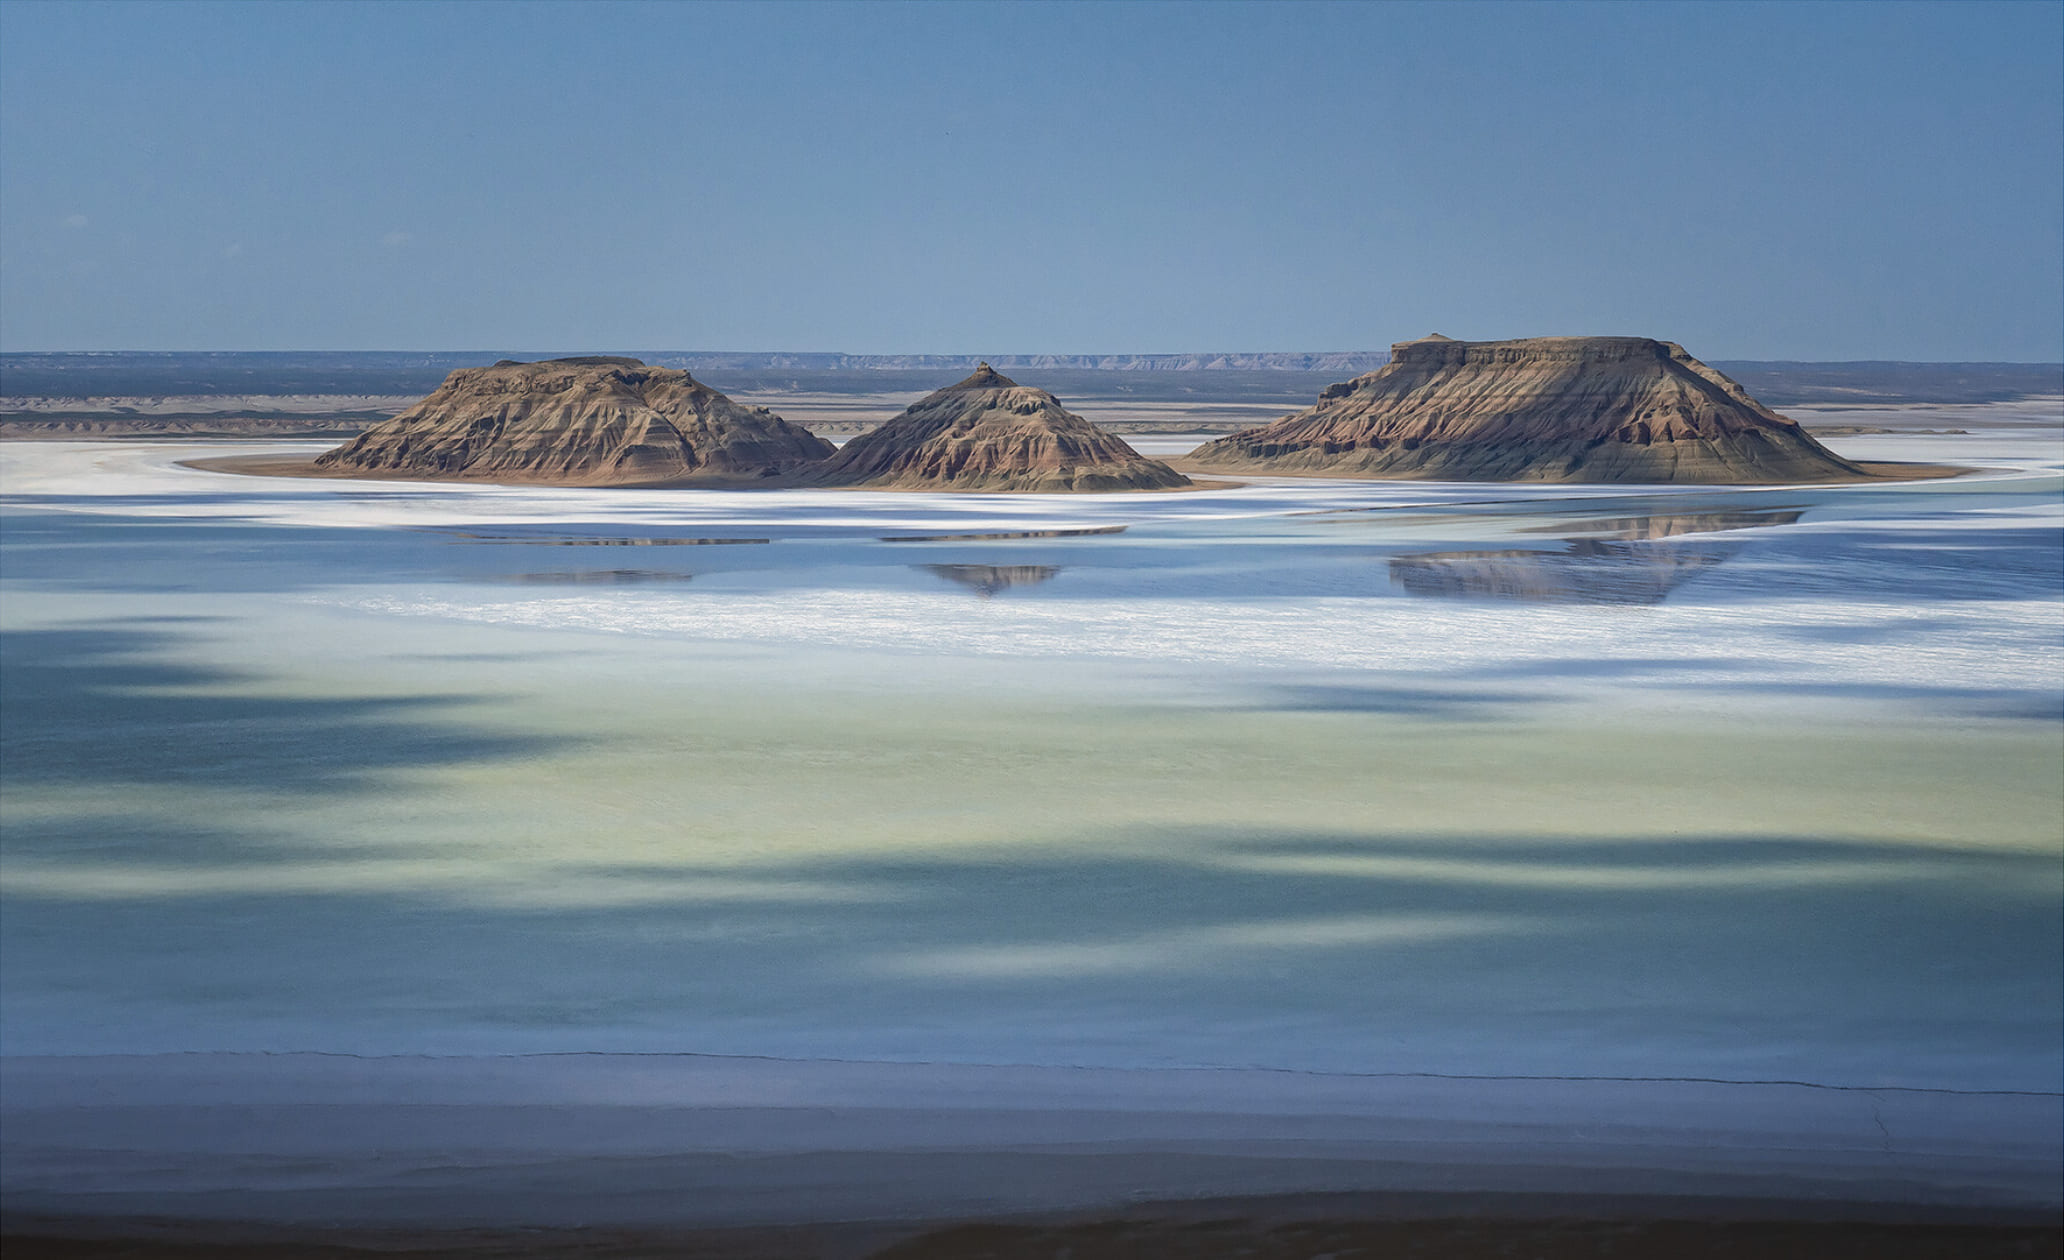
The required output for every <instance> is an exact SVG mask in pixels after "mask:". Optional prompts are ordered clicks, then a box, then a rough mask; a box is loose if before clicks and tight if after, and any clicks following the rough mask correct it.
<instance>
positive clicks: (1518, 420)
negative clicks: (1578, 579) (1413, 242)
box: [1190, 335, 1868, 483]
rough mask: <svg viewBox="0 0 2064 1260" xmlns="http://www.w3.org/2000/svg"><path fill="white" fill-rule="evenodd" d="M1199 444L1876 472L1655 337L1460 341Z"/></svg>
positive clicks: (1262, 467)
mask: <svg viewBox="0 0 2064 1260" xmlns="http://www.w3.org/2000/svg"><path fill="white" fill-rule="evenodd" d="M1391 356H1392V357H1391V362H1390V363H1389V365H1388V366H1386V367H1383V368H1381V369H1379V370H1377V371H1375V372H1371V373H1369V374H1367V375H1366V376H1358V377H1356V378H1355V379H1354V380H1352V381H1348V382H1345V383H1344V384H1340V385H1334V386H1331V387H1330V388H1328V389H1327V390H1326V391H1325V392H1324V393H1322V394H1320V395H1319V402H1318V405H1317V406H1315V407H1312V408H1310V409H1309V410H1306V411H1301V412H1298V413H1297V414H1295V415H1291V416H1285V417H1284V418H1283V419H1281V420H1278V421H1276V422H1275V423H1274V424H1271V425H1265V426H1263V427H1261V428H1258V429H1246V430H1243V431H1241V432H1239V433H1234V434H1231V435H1229V436H1227V437H1224V438H1221V439H1219V440H1218V441H1216V442H1211V443H1208V444H1207V445H1205V446H1202V447H1200V448H1198V450H1197V451H1196V452H1195V453H1194V454H1192V455H1191V456H1190V461H1191V462H1192V463H1194V464H1196V465H1198V466H1199V467H1203V468H1209V469H1213V470H1219V469H1223V470H1225V471H1228V472H1255V473H1291V474H1309V475H1320V476H1335V477H1405V478H1424V479H1429V480H1447V481H1587V482H1713V483H1723V482H1755V483H1762V482H1795V481H1841V480H1847V479H1850V478H1855V477H1862V476H1867V475H1868V474H1866V473H1865V472H1864V470H1863V469H1861V468H1859V467H1857V466H1856V465H1855V464H1852V463H1850V462H1849V461H1848V460H1845V459H1843V458H1842V457H1841V456H1839V455H1836V454H1835V453H1834V452H1832V451H1830V450H1828V449H1827V448H1826V447H1823V446H1822V445H1821V444H1820V443H1818V442H1816V441H1814V440H1813V439H1812V438H1811V437H1809V436H1807V435H1806V433H1805V432H1804V431H1803V430H1802V429H1800V428H1799V426H1798V425H1797V424H1796V423H1794V422H1793V421H1791V420H1787V419H1785V418H1784V417H1783V416H1780V415H1778V414H1777V413H1775V412H1773V411H1771V410H1770V409H1769V408H1767V407H1765V406H1763V404H1761V403H1759V402H1757V401H1756V400H1755V399H1753V398H1751V397H1749V395H1748V393H1747V392H1746V391H1744V390H1743V389H1742V387H1741V386H1739V385H1737V384H1735V383H1734V382H1733V381H1732V380H1729V379H1728V378H1727V377H1726V376H1724V375H1722V374H1721V373H1719V372H1717V371H1715V370H1713V369H1712V368H1710V367H1707V366H1706V365H1705V364H1703V363H1701V362H1699V361H1698V360H1697V359H1694V358H1692V357H1691V356H1690V355H1689V354H1686V353H1685V351H1684V348H1683V347H1682V346H1678V345H1675V344H1673V343H1670V342H1666V341H1651V340H1649V339H1647V338H1646V337H1536V338H1530V339H1527V340H1523V341H1474V342H1472V341H1452V340H1450V339H1448V338H1446V337H1441V336H1438V335H1436V336H1432V337H1428V338H1426V339H1424V340H1421V341H1407V342H1403V343H1401V344H1399V345H1396V346H1393V347H1392V348H1391Z"/></svg>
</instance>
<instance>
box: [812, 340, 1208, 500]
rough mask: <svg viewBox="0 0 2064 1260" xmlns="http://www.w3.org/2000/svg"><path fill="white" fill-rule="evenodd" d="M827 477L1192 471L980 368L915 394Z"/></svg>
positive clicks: (1041, 479)
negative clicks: (958, 379)
mask: <svg viewBox="0 0 2064 1260" xmlns="http://www.w3.org/2000/svg"><path fill="white" fill-rule="evenodd" d="M807 476H808V478H809V479H810V480H812V481H815V482H819V483H821V484H824V485H837V486H868V487H874V488H881V489H891V490H1037V491H1067V490H1166V489H1172V488H1174V487H1177V486H1186V485H1188V484H1189V478H1187V477H1185V476H1183V475H1182V474H1181V473H1179V472H1177V471H1175V470H1174V469H1173V468H1170V467H1169V466H1168V465H1166V464H1164V463H1162V462H1161V461H1160V460H1157V459H1148V458H1146V457H1145V456H1143V455H1141V454H1140V453H1139V452H1138V451H1135V450H1133V449H1132V448H1131V447H1130V446H1127V445H1126V444H1125V443H1124V442H1123V441H1121V440H1120V439H1118V438H1116V437H1114V436H1112V435H1111V434H1109V433H1106V432H1104V431H1103V430H1102V429H1099V428H1098V427H1096V426H1095V425H1093V424H1091V423H1090V422H1089V421H1087V420H1084V419H1083V418H1082V417H1081V416H1078V415H1076V414H1074V413H1073V412H1071V411H1068V410H1066V409H1065V408H1063V407H1062V406H1061V404H1060V402H1059V401H1058V400H1056V399H1055V398H1054V396H1053V395H1052V394H1049V393H1047V392H1046V391H1045V390H1043V389H1032V388H1030V387H1028V386H1024V385H1020V384H1018V383H1017V382H1016V381H1013V380H1011V379H1010V378H1008V377H1004V376H999V375H997V373H996V371H995V369H993V368H991V367H990V366H989V365H988V364H986V363H984V364H983V365H982V366H981V367H979V368H977V369H976V371H975V374H974V375H973V376H970V377H968V378H967V379H966V380H964V381H962V382H960V383H959V384H957V385H951V386H948V387H947V388H945V389H942V390H939V391H938V392H936V393H933V394H929V395H926V396H925V397H924V398H921V399H919V400H918V401H917V402H915V403H912V404H911V405H910V407H909V409H908V410H906V411H904V412H903V414H901V415H899V416H897V417H896V418H895V419H893V420H890V421H889V422H888V423H887V424H884V425H882V426H881V427H880V428H878V429H874V430H872V431H870V432H868V433H864V434H862V435H861V436H859V437H856V438H854V439H853V440H852V441H850V442H848V443H846V444H845V446H844V447H842V448H840V450H839V453H838V454H837V455H835V456H833V457H832V458H831V459H830V460H828V461H826V462H825V463H823V464H821V465H819V466H817V467H816V468H814V469H812V470H811V471H810V472H809V473H808V474H807Z"/></svg>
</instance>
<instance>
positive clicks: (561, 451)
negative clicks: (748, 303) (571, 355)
mask: <svg viewBox="0 0 2064 1260" xmlns="http://www.w3.org/2000/svg"><path fill="white" fill-rule="evenodd" d="M832 451H833V447H832V445H831V443H829V442H827V441H825V440H824V439H822V438H820V437H817V436H816V435H815V434H812V433H811V432H809V430H807V429H804V428H802V427H801V426H800V425H793V424H790V423H788V422H787V421H786V420H783V419H782V418H781V417H780V416H777V415H775V414H774V413H773V412H771V411H768V410H767V409H765V408H764V407H745V406H741V405H740V404H738V403H735V402H733V401H731V400H730V399H729V398H726V397H725V396H724V395H723V394H720V393H718V392H717V391H716V390H714V389H711V388H710V387H709V386H707V385H704V384H702V383H701V382H700V381H697V380H696V379H694V378H693V377H692V376H690V375H689V374H688V373H686V372H682V371H676V370H673V369H669V368H662V367H648V366H646V365H645V364H643V363H640V362H639V361H638V360H636V359H621V358H608V357H601V356H595V357H589V358H575V359H547V360H545V361H543V362H539V363H517V362H513V361H510V360H503V361H502V362H500V363H497V364H495V365H494V366H493V367H480V368H462V369H460V370H459V371H456V372H453V373H452V374H451V375H450V376H448V377H446V378H445V382H444V384H443V385H442V386H440V387H439V388H438V389H437V392H435V393H433V394H431V395H430V396H429V397H427V398H425V399H424V400H423V401H421V402H419V403H417V404H416V405H415V406H413V407H411V408H409V409H408V410H407V411H404V412H402V413H401V414H400V415H398V416H396V417H394V419H392V420H389V421H387V422H385V423H384V424H379V425H375V426H374V427H373V428H371V429H368V430H366V431H365V432H364V433H362V434H360V435H359V436H358V437H357V438H355V439H354V440H352V441H350V442H348V443H346V444H345V445H343V446H340V447H338V448H337V449H335V450H333V451H329V452H326V453H325V454H323V455H321V456H319V457H318V458H317V459H316V461H315V462H316V466H317V467H319V468H325V469H329V470H332V471H334V472H339V473H371V474H378V473H387V474H390V475H393V476H397V477H430V478H454V479H465V480H480V481H520V482H545V483H552V484H563V485H589V486H601V485H637V484H653V483H664V482H675V481H709V482H718V483H723V482H738V481H751V480H756V479H762V478H768V477H779V476H783V475H785V474H787V473H791V472H794V471H795V470H797V469H799V468H801V467H803V466H805V465H808V464H810V463H812V462H814V461H817V460H821V459H823V458H824V457H826V456H828V455H830V454H831V453H832Z"/></svg>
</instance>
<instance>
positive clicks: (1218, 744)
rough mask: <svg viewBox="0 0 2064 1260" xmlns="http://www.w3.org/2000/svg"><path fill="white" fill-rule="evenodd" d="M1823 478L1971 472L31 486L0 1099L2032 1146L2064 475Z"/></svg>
mask: <svg viewBox="0 0 2064 1260" xmlns="http://www.w3.org/2000/svg"><path fill="white" fill-rule="evenodd" d="M1834 444H1835V445H1836V446H1837V448H1838V449H1840V450H1841V451H1842V452H1843V453H1845V454H1849V455H1852V456H1855V457H1860V458H1867V459H1879V458H1904V459H1914V460H1928V461H1937V462H1950V463H1967V464H1976V465H1980V466H1983V467H1985V468H1986V469H1987V470H1988V471H1987V472H1985V473H1983V474H1982V475H1977V476H1969V477H1962V478H1956V479H1952V480H1944V481H1931V482H1916V483H1908V484H1885V485H1869V486H1838V487H1787V488H1781V489H1768V488H1643V487H1566V486H1547V487H1543V486H1535V487H1512V486H1485V485H1454V484H1436V483H1349V482H1330V481H1316V480H1281V481H1271V482H1264V483H1258V484H1255V485H1250V486H1245V487H1239V488H1232V489H1219V490H1207V491H1201V492H1196V493H1187V494H1166V495H1113V496H1083V497H1066V496H994V495H982V496H949V495H922V494H869V493H841V492H799V491H797V492H785V491H773V492H707V491H704V492H695V491H649V492H640V491H581V490H550V489H537V488H512V487H472V486H452V485H428V484H410V483H373V482H326V481H319V480H295V479H269V478H252V477H238V476H231V475H226V474H220V473H211V472H205V471H199V470H194V469H190V468H186V467H183V466H182V465H181V464H180V463H179V461H180V460H183V459H189V458H194V457H198V456H203V455H213V454H221V453H228V452H230V451H232V450H236V449H254V450H255V449H261V448H234V447H230V446H226V445H223V444H219V443H216V444H202V443H185V444H179V443H162V444H151V443H102V444H54V443H14V444H9V445H7V446H5V447H4V448H0V460H4V463H0V474H4V490H5V505H4V511H5V516H4V536H0V595H4V601H0V618H4V621H0V632H4V635H5V671H4V682H5V705H4V708H0V718H4V738H5V746H4V770H5V779H6V796H5V804H4V811H5V816H4V822H5V846H6V847H5V861H4V872H0V873H4V877H5V892H4V895H5V906H4V914H0V946H4V948H0V980H4V984H0V1049H4V1051H5V1052H6V1053H8V1054H11V1055H29V1054H84V1053H107V1052H132V1051H134V1052H145V1051H183V1050H326V1051H343V1052H351V1053H364V1054H393V1053H416V1052H427V1053H509V1052H521V1051H636V1052H654V1051H680V1052H696V1053H709V1054H729V1055H762V1056H771V1057H783V1058H847V1059H884V1060H921V1061H942V1062H943V1061H955V1062H963V1063H1025V1064H1081V1065H1098V1066H1111V1067H1128V1066H1167V1065H1217V1066H1234V1065H1239V1066H1262V1067H1272V1068H1283V1069H1294V1070H1307V1071H1330V1072H1370V1073H1444V1074H1465V1075H1466V1074H1494V1075H1517V1076H1600V1077H1628V1076H1642V1077H1651V1076H1654V1077H1701V1078H1719V1079H1727V1080H1766V1079H1786V1080H1805V1081H1815V1082H1826V1083H1834V1084H1850V1085H1913V1086H1927V1087H1942V1088H1956V1089H2017V1090H2038V1091H2054V1090H2055V1088H2056V1065H2057V1062H2058V1056H2059V1054H2060V1052H2064V1009H2060V992H2064V964H2060V961H2059V960H2060V956H2064V929H2060V920H2064V913H2060V900H2064V773H2060V771H2064V642H2060V635H2064V503H2060V487H2064V449H2060V439H2059V431H2058V429H2057V428H2055V427H2047V426H2042V425H2034V426H2031V425H2028V424H2026V423H2022V424H2018V425H2012V426H2008V425H2002V426H1998V427H1994V428H1988V427H1985V426H1984V425H1982V424H1975V425H1973V426H1972V431H1971V432H1970V433H1967V434H1961V435H1922V436H1898V435H1889V436H1860V437H1853V438H1848V439H1842V440H1839V441H1837V442H1835V443H1834ZM1141 445H1142V446H1143V447H1144V446H1153V445H1155V444H1154V443H1149V442H1142V443H1141ZM1186 445H1188V443H1187V442H1183V441H1180V440H1173V441H1172V445H1170V446H1169V447H1168V449H1171V450H1172V449H1177V448H1180V447H1183V446H1186ZM262 449H280V447H279V446H278V445H277V444H275V445H272V446H269V447H266V448H262ZM309 449H310V450H314V449H319V447H317V446H311V447H309Z"/></svg>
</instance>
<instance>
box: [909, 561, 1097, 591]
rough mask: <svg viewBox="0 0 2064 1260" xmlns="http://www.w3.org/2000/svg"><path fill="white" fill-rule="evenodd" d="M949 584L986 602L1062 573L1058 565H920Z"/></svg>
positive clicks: (1035, 584) (919, 566)
mask: <svg viewBox="0 0 2064 1260" xmlns="http://www.w3.org/2000/svg"><path fill="white" fill-rule="evenodd" d="M917 567H918V568H920V569H923V570H925V571H926V572H927V573H936V574H938V575H939V576H940V577H942V578H945V579H946V580H947V581H949V582H958V583H960V584H961V585H962V586H966V587H971V588H972V589H974V590H975V591H977V592H979V593H980V594H981V596H982V598H983V599H988V598H989V597H991V596H993V595H995V594H996V592H998V591H1006V590H1009V589H1010V588H1011V587H1013V586H1037V585H1039V584H1040V583H1041V582H1047V581H1051V580H1053V577H1054V575H1055V574H1057V573H1059V572H1060V571H1061V568H1060V566H1059V565H1056V564H921V565H918V566H917Z"/></svg>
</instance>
